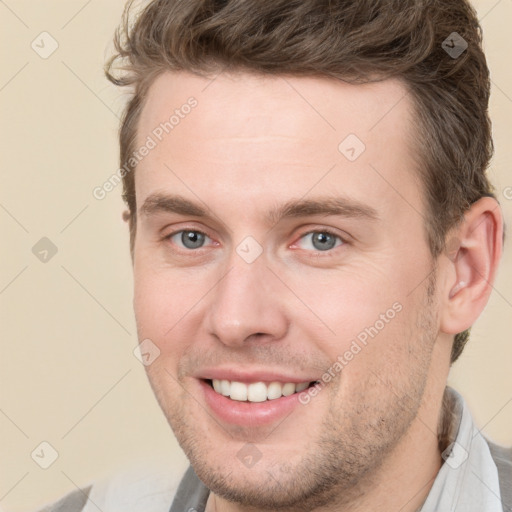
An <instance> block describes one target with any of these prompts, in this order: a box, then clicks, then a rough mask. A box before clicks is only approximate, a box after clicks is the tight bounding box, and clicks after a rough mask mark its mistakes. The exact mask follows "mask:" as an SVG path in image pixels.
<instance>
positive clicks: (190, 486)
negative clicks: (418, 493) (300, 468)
mask: <svg viewBox="0 0 512 512" xmlns="http://www.w3.org/2000/svg"><path fill="white" fill-rule="evenodd" d="M445 395H446V396H447V397H448V398H449V399H450V400H448V402H447V403H449V404H450V406H449V407H450V411H448V412H450V413H451V414H450V416H449V417H450V420H449V421H450V422H449V425H448V426H449V430H450V432H452V434H451V435H450V436H449V437H448V441H450V442H449V444H448V447H447V448H446V449H445V450H444V452H443V459H444V463H443V464H442V466H441V468H440V470H439V472H438V474H437V476H436V478H435V480H434V483H433V485H432V487H431V489H430V492H429V494H428V496H427V498H426V500H425V502H424V503H423V505H422V507H421V508H420V509H419V511H418V512H512V503H508V507H510V508H508V507H507V506H503V505H502V496H501V494H502V492H503V491H504V490H505V491H507V500H511V498H510V494H511V493H512V449H505V448H501V447H498V446H497V445H494V443H492V442H491V441H488V440H487V439H485V438H484V437H483V436H482V434H481V433H480V431H479V430H478V428H477V427H476V425H475V423H474V421H473V418H472V416H471V413H470V411H469V409H468V407H467V404H466V403H465V401H464V399H463V398H462V396H461V395H460V394H459V393H458V392H457V391H455V390H454V389H453V388H451V387H447V388H446V393H445ZM497 464H498V465H499V467H500V473H499V474H498V468H497ZM182 475H183V473H182V470H178V471H177V469H176V468H172V469H168V470H166V471H157V472H156V473H155V472H152V471H148V470H144V471H139V472H138V474H130V475H126V474H125V475H120V476H119V477H116V478H114V479H112V480H109V481H106V482H103V483H100V484H95V485H92V486H91V487H89V488H86V489H81V490H80V491H76V492H74V493H71V494H70V495H68V496H66V497H65V498H63V499H62V500H61V501H59V502H58V503H56V504H54V505H53V506H50V507H47V508H45V509H44V510H41V511H40V512H97V511H98V509H101V510H104V511H108V512H204V509H205V506H206V502H207V500H208V496H209V493H210V491H209V489H208V488H207V487H206V486H205V485H204V484H203V483H202V482H201V481H200V480H199V478H198V477H197V476H196V474H195V472H194V470H193V468H192V467H191V466H189V467H188V469H187V470H186V471H185V474H184V476H182ZM178 484H179V485H178ZM500 485H501V490H500Z"/></svg>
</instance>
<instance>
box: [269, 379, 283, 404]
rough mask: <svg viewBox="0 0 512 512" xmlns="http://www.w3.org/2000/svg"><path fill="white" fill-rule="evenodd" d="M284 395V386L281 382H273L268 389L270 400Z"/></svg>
mask: <svg viewBox="0 0 512 512" xmlns="http://www.w3.org/2000/svg"><path fill="white" fill-rule="evenodd" d="M281 396H283V386H282V384H281V383H280V382H271V383H270V384H269V385H268V389H267V398H268V399H269V400H275V399H276V398H281Z"/></svg>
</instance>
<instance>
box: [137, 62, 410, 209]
mask: <svg viewBox="0 0 512 512" xmlns="http://www.w3.org/2000/svg"><path fill="white" fill-rule="evenodd" d="M191 98H192V99H193V100H191ZM187 104H189V105H190V104H194V105H195V106H194V107H192V108H189V107H188V106H187V107H183V106H184V105H187ZM173 116H174V117H173ZM172 117H173V118H172ZM411 117H412V104H411V99H410V95H409V94H408V93H407V89H406V87H405V86H404V85H403V84H402V83H401V82H400V81H398V80H386V81H382V82H376V83H371V84H364V85H351V84H347V83H345V82H342V81H340V80H335V79H330V78H324V77H296V76H293V77H290V76H280V75H272V76H260V75H256V74H249V73H236V74H228V73H221V74H219V75H217V76H215V75H214V76H212V77H210V78H204V77H199V76H197V75H194V74H191V73H188V72H173V73H170V72H168V73H164V74H162V75H160V76H159V77H158V78H157V79H156V80H155V81H154V83H153V84H152V86H151V87H150V89H149V91H148V95H147V98H146V103H145V106H144V109H143V111H142V114H141V118H140V120H139V126H138V135H137V139H138V140H137V146H138V147H139V146H142V145H144V144H145V141H147V140H148V137H150V138H151V139H154V142H155V147H154V148H153V149H152V150H151V151H150V152H149V154H148V155H147V156H146V157H145V158H144V159H143V160H142V161H141V162H140V164H139V165H138V167H137V172H136V175H135V177H136V185H137V202H138V204H139V205H140V204H141V203H142V201H143V200H144V197H147V196H148V195H149V194H150V193H154V191H155V188H158V187H164V188H165V186H166V184H167V185H168V186H169V187H178V188H181V189H182V190H183V191H185V192H186V189H183V183H179V180H177V179H176V176H177V175H179V176H181V177H186V182H187V183H186V184H187V185H188V188H189V189H192V190H201V191H205V192H206V193H208V194H213V193H214V192H215V191H219V192H221V191H222V190H225V184H226V183H229V184H230V187H233V188H236V189H237V190H239V191H240V192H241V193H243V194H245V199H246V200H248V201H250V200H251V199H257V198H258V196H261V195H265V194H266V195H273V197H274V198H277V196H278V195H279V193H278V191H276V190H275V185H276V183H281V184H282V183H286V192H287V194H288V195H289V196H290V195H297V196H299V197H300V196H302V195H304V193H305V192H306V189H307V188H308V187H311V186H312V185H313V183H315V180H319V179H320V178H321V177H322V176H323V175H325V174H326V173H327V174H328V177H327V178H326V179H323V178H322V183H321V184H319V185H318V186H317V188H318V187H319V186H323V187H324V189H325V190H327V189H333V187H334V188H336V189H337V191H338V192H340V191H341V190H340V188H344V189H346V190H347V191H349V192H350V191H351V188H353V187H354V186H355V187H356V188H357V187H358V188H359V193H361V192H363V190H362V189H361V187H364V189H365V193H366V194H369V195H372V193H373V195H374V196H375V199H376V200H377V201H380V202H383V201H386V200H387V201H388V202H389V201H396V200H397V191H396V190H395V191H393V190H387V191H386V193H387V195H386V196H384V197H383V196H382V194H381V192H382V190H383V188H388V189H389V188H390V185H389V181H390V180H391V181H392V182H393V183H394V185H393V186H392V187H391V189H393V188H395V189H396V188H397V187H399V188H400V189H401V191H400V194H401V195H403V194H406V195H408V196H410V200H411V201H412V202H413V203H414V202H415V201H416V202H418V204H417V205H416V206H417V207H418V208H420V205H419V202H420V200H419V197H418V198H416V199H417V200H416V199H415V198H414V196H417V195H418V194H417V190H415V189H417V188H418V187H417V183H416V181H417V180H416V176H415V173H414V172H413V168H414V165H413V163H414V161H415V159H414V158H413V155H412V151H411V134H413V129H412V127H413V123H412V122H411ZM171 118H172V119H171ZM169 121H171V122H170V123H169ZM166 123H167V124H166ZM165 128H167V130H165ZM354 157H355V158H354ZM333 166H334V167H335V172H330V173H329V172H328V171H329V169H333ZM170 169H172V171H173V172H170ZM305 180H306V181H305ZM386 181H388V183H387V185H386ZM205 185H207V188H206V189H205V188H204V187H205ZM201 187H203V189H201ZM273 189H274V190H273ZM352 191H354V190H352ZM188 192H189V193H188V195H190V190H189V191H188ZM379 195H380V196H381V197H380V198H379V197H378V196H379ZM251 196H252V197H251Z"/></svg>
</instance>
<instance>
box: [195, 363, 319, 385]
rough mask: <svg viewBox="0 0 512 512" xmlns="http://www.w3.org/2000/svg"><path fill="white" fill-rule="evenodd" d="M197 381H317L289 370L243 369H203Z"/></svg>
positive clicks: (198, 374)
mask: <svg viewBox="0 0 512 512" xmlns="http://www.w3.org/2000/svg"><path fill="white" fill-rule="evenodd" d="M194 376H195V377H196V378H198V379H204V380H212V379H218V380H229V381H232V382H243V383H251V382H283V383H286V382H292V383H296V384H298V383H300V382H315V381H316V380H318V377H313V376H311V375H304V376H302V375H299V374H298V373H295V374H293V373H291V372H290V370H288V371H286V372H284V371H280V370H268V369H264V370H263V369H262V370H256V369H249V368H247V369H244V368H240V367H238V368H229V367H225V368H219V367H212V368H203V369H201V370H200V371H198V372H197V373H196V374H195V375H194Z"/></svg>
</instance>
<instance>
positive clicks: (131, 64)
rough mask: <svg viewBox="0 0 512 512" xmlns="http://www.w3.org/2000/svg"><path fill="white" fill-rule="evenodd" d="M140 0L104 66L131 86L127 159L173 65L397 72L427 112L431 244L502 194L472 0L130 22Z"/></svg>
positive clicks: (130, 186) (243, 0)
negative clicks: (492, 171)
mask: <svg viewBox="0 0 512 512" xmlns="http://www.w3.org/2000/svg"><path fill="white" fill-rule="evenodd" d="M132 4H133V1H131V2H129V3H128V4H127V6H126V9H125V12H124V16H123V21H122V23H121V25H120V27H119V28H118V30H117V32H116V35H115V38H114V43H115V47H116V51H117V53H116V54H115V55H114V56H113V57H112V58H111V59H110V60H109V62H108V63H107V65H106V74H107V77H108V78H109V79H110V80H111V81H112V82H113V83H115V84H116V85H121V86H126V85H131V86H133V96H132V98H131V100H130V102H129V103H128V105H127V108H126V111H125V115H124V118H123V120H122V124H121V130H120V158H121V165H122V166H125V169H126V166H127V163H128V161H129V157H130V155H131V154H132V153H133V151H134V150H135V149H136V148H135V140H136V134H137V131H136V130H137V124H138V120H139V117H140V113H141V110H142V108H143V106H144V100H145V97H146V93H147V91H148V88H149V86H150V85H151V83H152V82H153V81H154V79H155V78H156V77H157V76H158V75H160V74H161V73H163V72H165V71H169V70H187V71H190V72H193V73H197V74H199V75H201V76H209V75H212V74H214V73H217V72H219V71H222V70H227V71H246V72H256V73H262V74H276V75H278V74H282V75H285V74H288V75H299V76H301V75H302V76H304V75H310V76H326V77H331V78H337V79H340V80H343V81H345V82H351V83H365V82H370V81H375V80H383V79H387V78H398V79H400V80H401V81H402V82H403V83H404V85H405V86H406V87H407V89H408V91H409V93H410V94H411V96H412V98H413V104H414V107H415V111H416V116H417V117H416V118H417V121H418V124H417V134H416V141H417V159H418V162H419V164H420V165H419V168H420V174H421V179H422V183H423V186H424V189H425V203H426V211H427V220H426V223H425V228H426V234H427V237H428V241H429V244H430V249H431V252H432V255H433V256H434V257H437V256H438V255H439V254H440V253H441V252H442V251H443V250H444V248H445V242H446V238H447V233H448V232H449V230H450V229H451V228H453V227H454V226H456V225H457V223H458V222H459V221H460V220H461V219H462V217H463V214H464V212H465V211H466V210H467V209H468V208H469V207H470V206H471V204H472V203H474V202H475V201H477V200H478V199H480V198H481V197H483V196H492V197H494V194H493V190H492V187H491V185H490V183H489V181H488V179H487V176H486V173H485V171H486V169H487V167H488V164H489V161H490V159H491V156H492V152H493V144H492V138H491V124H490V120H489V116H488V102H489V93H490V79H489V70H488V68H487V64H486V59H485V56H484V53H483V51H482V46H481V43H482V37H481V27H480V25H479V23H478V20H477V16H476V13H475V11H474V9H473V8H472V7H471V5H470V4H469V3H468V2H467V1H466V0H443V1H439V0H154V1H152V2H150V3H149V4H148V5H147V6H146V7H145V8H144V9H143V10H142V11H140V13H139V15H138V16H137V18H136V19H135V20H133V21H132V14H133V13H132ZM466 44H467V47H465V46H466ZM450 48H451V49H452V51H450ZM135 165H136V164H135ZM128 167H129V168H130V171H131V172H127V173H126V174H125V175H124V177H123V187H124V193H123V197H124V200H125V201H126V203H127V205H128V209H129V220H130V238H131V242H130V243H131V250H132V253H133V245H134V239H135V234H136V197H135V184H134V172H133V171H135V169H134V168H132V167H130V166H128ZM467 338H468V331H465V332H463V333H459V334H457V335H456V336H455V342H454V345H453V348H452V355H451V362H452V363H453V362H454V361H455V360H456V359H457V358H458V356H459V355H460V353H461V352H462V349H463V348H464V345H465V343H466V341H467Z"/></svg>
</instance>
